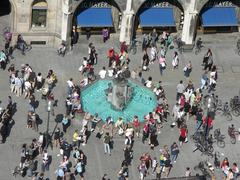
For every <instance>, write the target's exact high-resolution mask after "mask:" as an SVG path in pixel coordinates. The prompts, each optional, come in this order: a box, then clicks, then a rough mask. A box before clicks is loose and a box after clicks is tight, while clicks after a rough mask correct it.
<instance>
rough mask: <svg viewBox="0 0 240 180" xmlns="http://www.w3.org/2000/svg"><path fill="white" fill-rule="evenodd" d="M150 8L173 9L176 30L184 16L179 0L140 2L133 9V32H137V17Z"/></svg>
mask: <svg viewBox="0 0 240 180" xmlns="http://www.w3.org/2000/svg"><path fill="white" fill-rule="evenodd" d="M152 7H161V8H164V7H172V8H173V9H174V13H173V14H174V15H173V16H174V20H175V22H176V29H178V28H179V26H180V23H181V21H182V20H183V19H181V17H183V15H184V4H183V2H182V1H181V0H180V1H178V0H140V3H138V4H135V5H134V6H133V9H134V11H135V19H134V27H133V28H134V31H136V30H137V28H138V25H139V16H140V14H141V12H142V11H144V9H148V8H152Z"/></svg>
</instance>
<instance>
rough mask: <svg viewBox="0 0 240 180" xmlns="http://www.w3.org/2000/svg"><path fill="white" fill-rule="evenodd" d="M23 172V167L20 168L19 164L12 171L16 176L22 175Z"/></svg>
mask: <svg viewBox="0 0 240 180" xmlns="http://www.w3.org/2000/svg"><path fill="white" fill-rule="evenodd" d="M22 174H23V168H20V167H19V166H16V167H15V168H14V170H13V171H12V175H13V176H14V177H16V176H17V175H20V176H22Z"/></svg>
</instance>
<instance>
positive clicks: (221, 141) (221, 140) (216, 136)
mask: <svg viewBox="0 0 240 180" xmlns="http://www.w3.org/2000/svg"><path fill="white" fill-rule="evenodd" d="M214 139H215V140H216V142H217V146H218V147H220V148H224V147H225V141H224V139H225V136H224V135H223V134H221V131H220V129H219V128H218V129H215V130H214Z"/></svg>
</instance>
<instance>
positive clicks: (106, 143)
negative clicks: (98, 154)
mask: <svg viewBox="0 0 240 180" xmlns="http://www.w3.org/2000/svg"><path fill="white" fill-rule="evenodd" d="M110 141H111V137H110V135H109V133H108V132H106V134H105V136H104V137H103V144H104V153H105V154H106V153H108V154H109V156H111V150H110Z"/></svg>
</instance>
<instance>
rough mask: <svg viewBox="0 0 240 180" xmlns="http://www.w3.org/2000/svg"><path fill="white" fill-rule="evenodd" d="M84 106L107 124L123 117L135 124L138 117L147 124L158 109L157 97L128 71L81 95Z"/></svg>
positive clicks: (95, 83)
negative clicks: (148, 119) (108, 121)
mask: <svg viewBox="0 0 240 180" xmlns="http://www.w3.org/2000/svg"><path fill="white" fill-rule="evenodd" d="M81 102H82V106H83V110H84V111H87V112H90V113H91V114H95V113H98V115H99V117H101V118H102V119H103V120H106V118H107V117H109V116H111V117H112V118H113V120H114V121H116V120H117V119H118V118H119V117H122V118H123V119H124V121H131V120H132V119H133V117H134V115H137V116H138V117H139V120H140V121H143V120H144V116H145V115H146V114H148V113H149V112H151V111H153V110H154V109H155V107H156V105H157V99H156V96H155V94H154V93H153V92H152V91H151V90H149V89H147V88H146V87H144V86H143V85H142V84H140V83H138V82H135V81H134V80H132V79H130V71H129V70H128V69H125V71H123V72H122V73H120V74H119V75H118V77H117V78H115V79H112V80H109V79H104V80H97V81H96V82H94V83H93V84H91V85H89V86H88V87H86V88H85V89H84V90H82V92H81Z"/></svg>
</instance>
